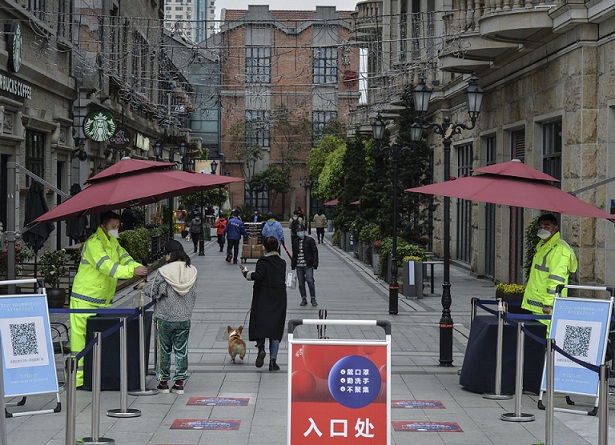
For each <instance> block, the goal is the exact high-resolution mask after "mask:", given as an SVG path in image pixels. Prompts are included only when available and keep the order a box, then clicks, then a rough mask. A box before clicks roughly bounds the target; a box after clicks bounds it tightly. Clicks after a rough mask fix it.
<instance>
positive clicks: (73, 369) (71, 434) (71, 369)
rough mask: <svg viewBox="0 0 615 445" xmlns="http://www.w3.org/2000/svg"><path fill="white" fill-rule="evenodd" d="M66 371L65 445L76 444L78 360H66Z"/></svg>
mask: <svg viewBox="0 0 615 445" xmlns="http://www.w3.org/2000/svg"><path fill="white" fill-rule="evenodd" d="M66 370H67V371H68V376H67V379H66V388H67V391H66V423H65V427H66V432H65V435H64V439H65V440H64V443H66V444H73V443H75V416H76V413H75V409H76V408H75V405H76V404H75V401H76V399H77V394H75V393H76V392H77V388H76V387H75V385H76V381H77V360H75V357H73V356H72V355H70V356H68V358H67V359H66Z"/></svg>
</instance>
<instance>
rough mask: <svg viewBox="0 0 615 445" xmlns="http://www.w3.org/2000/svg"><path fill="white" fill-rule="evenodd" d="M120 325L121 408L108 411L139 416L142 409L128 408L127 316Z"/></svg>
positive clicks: (125, 415)
mask: <svg viewBox="0 0 615 445" xmlns="http://www.w3.org/2000/svg"><path fill="white" fill-rule="evenodd" d="M121 323H122V326H120V408H119V409H117V408H115V409H110V410H108V411H107V416H109V417H139V416H141V411H140V410H138V409H132V408H131V409H128V357H127V355H128V347H127V345H126V344H127V341H126V333H127V332H128V322H127V320H126V317H122V322H121Z"/></svg>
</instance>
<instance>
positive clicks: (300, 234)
mask: <svg viewBox="0 0 615 445" xmlns="http://www.w3.org/2000/svg"><path fill="white" fill-rule="evenodd" d="M297 236H298V237H299V238H303V237H304V236H305V232H297Z"/></svg>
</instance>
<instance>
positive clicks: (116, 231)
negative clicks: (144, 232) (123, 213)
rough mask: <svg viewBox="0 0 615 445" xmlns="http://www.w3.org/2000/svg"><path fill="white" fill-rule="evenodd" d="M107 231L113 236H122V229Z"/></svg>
mask: <svg viewBox="0 0 615 445" xmlns="http://www.w3.org/2000/svg"><path fill="white" fill-rule="evenodd" d="M107 233H108V234H109V235H111V236H112V237H113V238H119V237H120V231H119V230H118V229H113V230H109V231H108V232H107Z"/></svg>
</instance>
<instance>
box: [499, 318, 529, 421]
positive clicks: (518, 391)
mask: <svg viewBox="0 0 615 445" xmlns="http://www.w3.org/2000/svg"><path fill="white" fill-rule="evenodd" d="M523 326H524V325H523V323H521V322H519V323H517V369H516V373H515V412H514V413H504V414H502V416H501V417H500V419H501V420H505V421H508V422H532V421H534V420H535V418H536V417H535V416H534V414H526V413H522V412H521V398H522V397H523V350H524V349H525V336H524V335H523Z"/></svg>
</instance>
